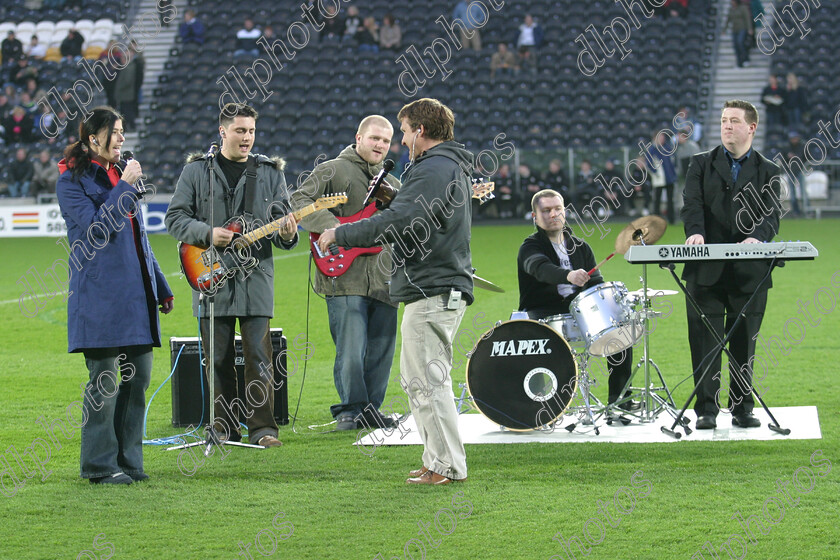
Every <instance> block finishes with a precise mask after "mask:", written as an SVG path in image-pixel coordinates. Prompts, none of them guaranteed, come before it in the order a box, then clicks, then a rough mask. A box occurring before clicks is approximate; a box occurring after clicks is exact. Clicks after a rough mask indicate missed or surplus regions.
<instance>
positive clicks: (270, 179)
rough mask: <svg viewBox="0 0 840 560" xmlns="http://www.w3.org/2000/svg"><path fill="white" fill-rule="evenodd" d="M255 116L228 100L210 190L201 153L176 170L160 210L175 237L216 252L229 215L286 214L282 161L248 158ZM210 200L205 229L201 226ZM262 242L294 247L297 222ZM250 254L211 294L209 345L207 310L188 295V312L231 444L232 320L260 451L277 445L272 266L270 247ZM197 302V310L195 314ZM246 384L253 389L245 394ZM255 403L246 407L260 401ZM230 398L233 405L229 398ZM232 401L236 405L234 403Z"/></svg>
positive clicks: (225, 236) (227, 238) (234, 422)
mask: <svg viewBox="0 0 840 560" xmlns="http://www.w3.org/2000/svg"><path fill="white" fill-rule="evenodd" d="M256 122H257V112H256V111H255V110H254V108H253V107H250V106H249V105H245V104H235V103H228V104H227V105H225V106H224V108H223V109H222V112H221V114H220V115H219V134H220V135H221V137H222V148H221V150H220V151H219V154H218V160H217V162H216V165H215V166H214V168H213V173H214V190H213V192H212V193H210V181H209V178H208V172H207V156H206V155H203V154H193V155H191V156H190V157H189V158H188V160H187V164H186V165H185V166H184V170H183V172H181V177H180V178H179V179H178V184H177V186H176V187H175V194H174V195H173V196H172V201H171V202H170V203H169V209H168V210H167V211H166V219H165V221H166V229H167V230H168V231H169V233H170V234H171V235H172V236H173V237H175V238H176V239H177V240H179V241H182V242H184V243H188V244H190V245H195V246H198V247H210V246H211V244H212V245H213V246H215V247H218V248H220V249H223V248H225V247H227V246H228V245H229V244H230V243H231V241H233V238H234V236H233V232H232V231H230V230H229V229H226V228H224V227H222V225H223V224H225V223H226V222H227V221H228V220H230V219H231V218H233V217H234V216H238V215H241V214H243V213H246V212H247V213H250V214H251V215H252V216H253V217H254V218H256V219H258V220H265V221H269V220H276V219H279V218H281V217H283V215H284V214H285V213H286V212H287V210H288V207H289V206H288V191H287V189H286V179H285V177H284V176H283V171H282V169H283V166H284V165H285V162H284V161H283V160H282V159H280V158H268V157H266V156H263V155H259V154H252V153H251V148H252V147H253V144H254V137H255V132H256ZM251 189H253V192H254V195H253V208H252V209H249V208H247V207H246V206H247V203H246V199H247V197H246V191H250V190H251ZM211 203H212V214H213V222H214V223H213V224H212V225H211V224H209V223H208V222H209V220H210V214H211V208H210V205H211ZM266 239H270V240H271V243H273V244H274V245H275V246H276V247H278V248H280V249H286V250H289V249H292V248H294V247H295V245H297V223H296V222H295V218H294V216H293V215H291V214H289V215H288V216H287V217H286V218H285V220H284V222H283V224H282V227H281V228H280V230H279V231H277V232H276V234H272V235H271V236H269V237H268V238H266ZM250 256H252V257H254V258H256V259H257V264H256V266H255V267H254V268H251V269H250V270H247V271H244V270H237V272H236V274H235V275H234V276H233V277H231V278H228V279H227V281H226V282H225V283H224V284H222V285H221V286H220V287H219V288H218V290H217V291H215V295H214V296H213V297H214V298H215V300H214V301H215V309H214V313H215V319H214V327H215V337H214V339H213V340H210V339H209V337H210V320H209V309H208V305H207V303H206V299H205V300H203V301H201V302H199V292H197V291H194V292H193V311H194V313H195V314H196V316H199V314H200V317H201V318H200V325H201V340H202V346H203V348H204V351H205V352H207V349H208V348H209V345H210V344H215V360H214V369H215V385H214V389H215V395H214V396H213V400H214V403H215V407H214V410H215V412H214V414H213V416H214V418H215V422H216V423H215V425H214V428H215V429H216V431H217V432H218V433H219V434H220V437H221V438H222V439H227V440H230V441H239V440H240V439H241V435H240V431H239V414H238V412H239V410H238V409H240V408H241V405H240V406H236V404H239V403H241V402H242V401H243V399H242V398H241V397H239V395H238V388H237V385H236V369H235V367H234V360H235V357H236V352H235V347H234V328H235V326H236V320H237V318H238V319H239V330H240V332H241V335H242V353H243V355H244V358H245V385H246V394H245V395H244V397H245V399H244V401H245V407H244V408H245V410H244V415H245V416H246V424H247V426H248V439H249V441H250V443H253V444H257V445H262V446H263V447H279V446H280V445H282V444H281V442H280V440H278V439H277V423H276V422H275V420H274V385H273V384H272V383H273V381H274V380H273V378H271V379H266V377H265V375H266V374H264V373H263V372H268V373H269V374H272V375H273V373H272V372H273V369H272V347H271V338H270V333H269V320H270V318H271V317H272V316H273V315H274V263H273V260H272V258H271V245H269V243H267V242H266V240H265V239H264V240H262V242H260V241H258V242H257V243H255V244H254V245H252V246H251V250H250ZM199 305H200V309H199ZM252 384H253V385H254V386H256V387H258V388H259V390H257V389H254V390H251V391H249V389H248V387H249V386H251V385H252ZM256 394H260V395H261V396H265V397H266V399H265V401H264V402H263V403H262V404H258V403H256V402H254V401H255V400H256V399H257V398H260V397H250V396H249V395H256ZM237 399H238V400H237ZM234 403H236V404H234Z"/></svg>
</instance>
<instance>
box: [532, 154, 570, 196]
mask: <svg viewBox="0 0 840 560" xmlns="http://www.w3.org/2000/svg"><path fill="white" fill-rule="evenodd" d="M539 184H540V190H544V189H551V190H553V191H557V192H559V193H560V194H562V195H563V200H568V196H569V194H570V188H569V177H568V175H566V170H565V169H563V160H562V159H557V158H555V159H553V160H551V161H550V162H549V163H548V170H547V171H546V172H545V173H543V174H542V176H541V177H540V180H539Z"/></svg>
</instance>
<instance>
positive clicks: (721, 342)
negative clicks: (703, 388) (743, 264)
mask: <svg viewBox="0 0 840 560" xmlns="http://www.w3.org/2000/svg"><path fill="white" fill-rule="evenodd" d="M777 266H784V261H783V260H779V259H777V258H774V259H773V260H772V261H771V262H770V269H769V270H768V271H767V275H766V276H765V277H764V278H762V280H761V282H759V283H758V286H756V289H755V291H754V292H753V294H752V295H751V296H750V299H749V300H748V301H747V303H745V304H744V307H743V308H742V309H741V312H740V313H738V318H737V319H735V322H734V323H733V324H732V328H731V329H729V332H728V333H726V335H725V336H724V337H723V338H721V337H720V335H719V334H718V333H717V331H716V330H715V329H714V328H713V327H712V324H711V323H710V322H709V319H708V318H707V317H706V315H705V314H703V313H702V312H701V310H700V306H699V305H698V304H697V301H696V300H695V299H694V296H692V295H691V293H690V292H689V291H688V290H687V289H686V287H685V284H683V283H682V281H681V280H680V277H679V276H677V273H676V272H674V268H675V267H674V264H673V263H660V265H659V267H660V268H666V269H668V271H670V273H671V276H673V277H674V281H675V282H676V283H677V286H679V287H680V290H682V292H683V293H684V294H685V296H686V300H687V301H688V303H689V304H690V305H691V307H693V308H694V310H695V311H696V312H697V314H698V316H699V317H700V319H701V320H702V321H703V325H705V327H706V330H708V331H709V332H710V333H712V336H713V337H714V338H715V340H716V341H717V348H715V350H714V351H713V352H710V353H709V354H708V355H707V356H705V358H704V359H703V362H701V363H700V365H699V366H697V370H699V369H700V368H702V367H703V364H704V363H705V362H707V361H708V363H707V364H706V367H705V369H704V370H703V374H702V375H701V376H700V379H699V380H698V382H697V383H696V384H695V385H694V390H693V391H691V395H689V397H688V399H687V400H686V401H685V406H683V408H682V410H680V412H679V414H678V415H677V417H676V419H675V420H674V423H673V424H672V425H671V428H670V429H669V428H666V427H665V426H662V427H661V430H662V433H664V434H667V435H669V436H671V437H673V438H676V439H680V438H681V437H682V434H680V433H679V432H677V431H676V430H675V428H676V427H677V425H678V424H679V425H682V427H683V429H684V430H685V435H689V434H691V429H690V428H689V427H688V426H687V425H685V424H683V421H682V419H683V415H684V414H685V411H686V409H688V405H689V404H690V403H691V400H692V399H693V398H694V397H695V395H697V391H698V390H699V388H700V385H701V384H702V383H703V380H704V379H705V378H706V375H708V373H709V369H711V365H712V362H711V357H712V356H713V355H715V353H717V352H718V351H719V350H718V349H720V350H722V351H723V352H726V355H727V357H728V358H729V364H730V365H729V369H730V372H732V371H734V372H735V373H734V376H735V377H736V378H738V380H739V381H741V379H740V375H741V370H740V364H739V363H738V362H737V361H736V360H735V358H733V356H732V353H731V352H730V351H729V348H727V346H726V344H727V343H728V342H729V339H730V338H732V335H733V334H734V333H735V329H737V328H738V325H739V324H740V323H741V320H742V319H743V318H744V312H743V311H744V309H746V308H747V307H749V305H750V303H752V300H753V298H754V297H755V296H756V294H757V293H758V292H759V290H760V289H761V286H763V285H764V283H765V282H767V280H768V279H769V278H770V274H771V273H772V272H773V269H774V268H776V267H777ZM732 364H735V367H734V368H733V367H732ZM697 370H695V373H696V372H697ZM730 375H733V374H732V373H730ZM743 384H744V383H743V382H742V385H743ZM750 390H751V391H752V393H753V395H754V396H755V398H756V400H758V402H759V403H761V406H762V407H763V408H764V411H765V412H766V413H767V416H769V417H770V420H771V421H772V422H771V423H770V424H768V425H767V426H768V427H769V428H770V429H771V430H772V431H774V432H777V433H780V434H782V435H785V436H786V435H788V434H790V429H789V428H782V427H780V426H779V422H778V420H776V418H775V417H774V416H773V413H772V412H770V409H769V408H767V405H766V404H765V403H764V400H762V398H761V395H759V394H758V392H757V391H756V390H755V387H754V386H752V383H751V384H750Z"/></svg>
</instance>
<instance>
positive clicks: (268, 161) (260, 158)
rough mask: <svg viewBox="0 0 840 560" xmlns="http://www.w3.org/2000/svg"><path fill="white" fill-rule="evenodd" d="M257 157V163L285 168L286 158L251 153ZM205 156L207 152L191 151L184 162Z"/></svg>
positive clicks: (279, 169) (280, 168)
mask: <svg viewBox="0 0 840 560" xmlns="http://www.w3.org/2000/svg"><path fill="white" fill-rule="evenodd" d="M251 155H252V156H254V157H255V158H257V163H259V164H265V165H273V166H274V167H275V169H277V171H283V170H284V169H285V168H286V160H285V159H283V158H281V157H280V156H264V155H262V154H254V153H252V154H251ZM206 158H207V154H204V153H201V152H192V153H191V154H187V159H186V163H193V162H194V161H200V160H203V159H206Z"/></svg>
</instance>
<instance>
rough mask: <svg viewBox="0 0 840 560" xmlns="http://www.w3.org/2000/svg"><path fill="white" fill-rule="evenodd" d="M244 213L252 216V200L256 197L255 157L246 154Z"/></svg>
mask: <svg viewBox="0 0 840 560" xmlns="http://www.w3.org/2000/svg"><path fill="white" fill-rule="evenodd" d="M242 198H243V200H244V202H245V208H244V210H245V213H246V214H249V215H251V216H254V201H255V200H256V199H257V158H255V157H254V156H248V163H247V165H246V167H245V196H243V197H242Z"/></svg>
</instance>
